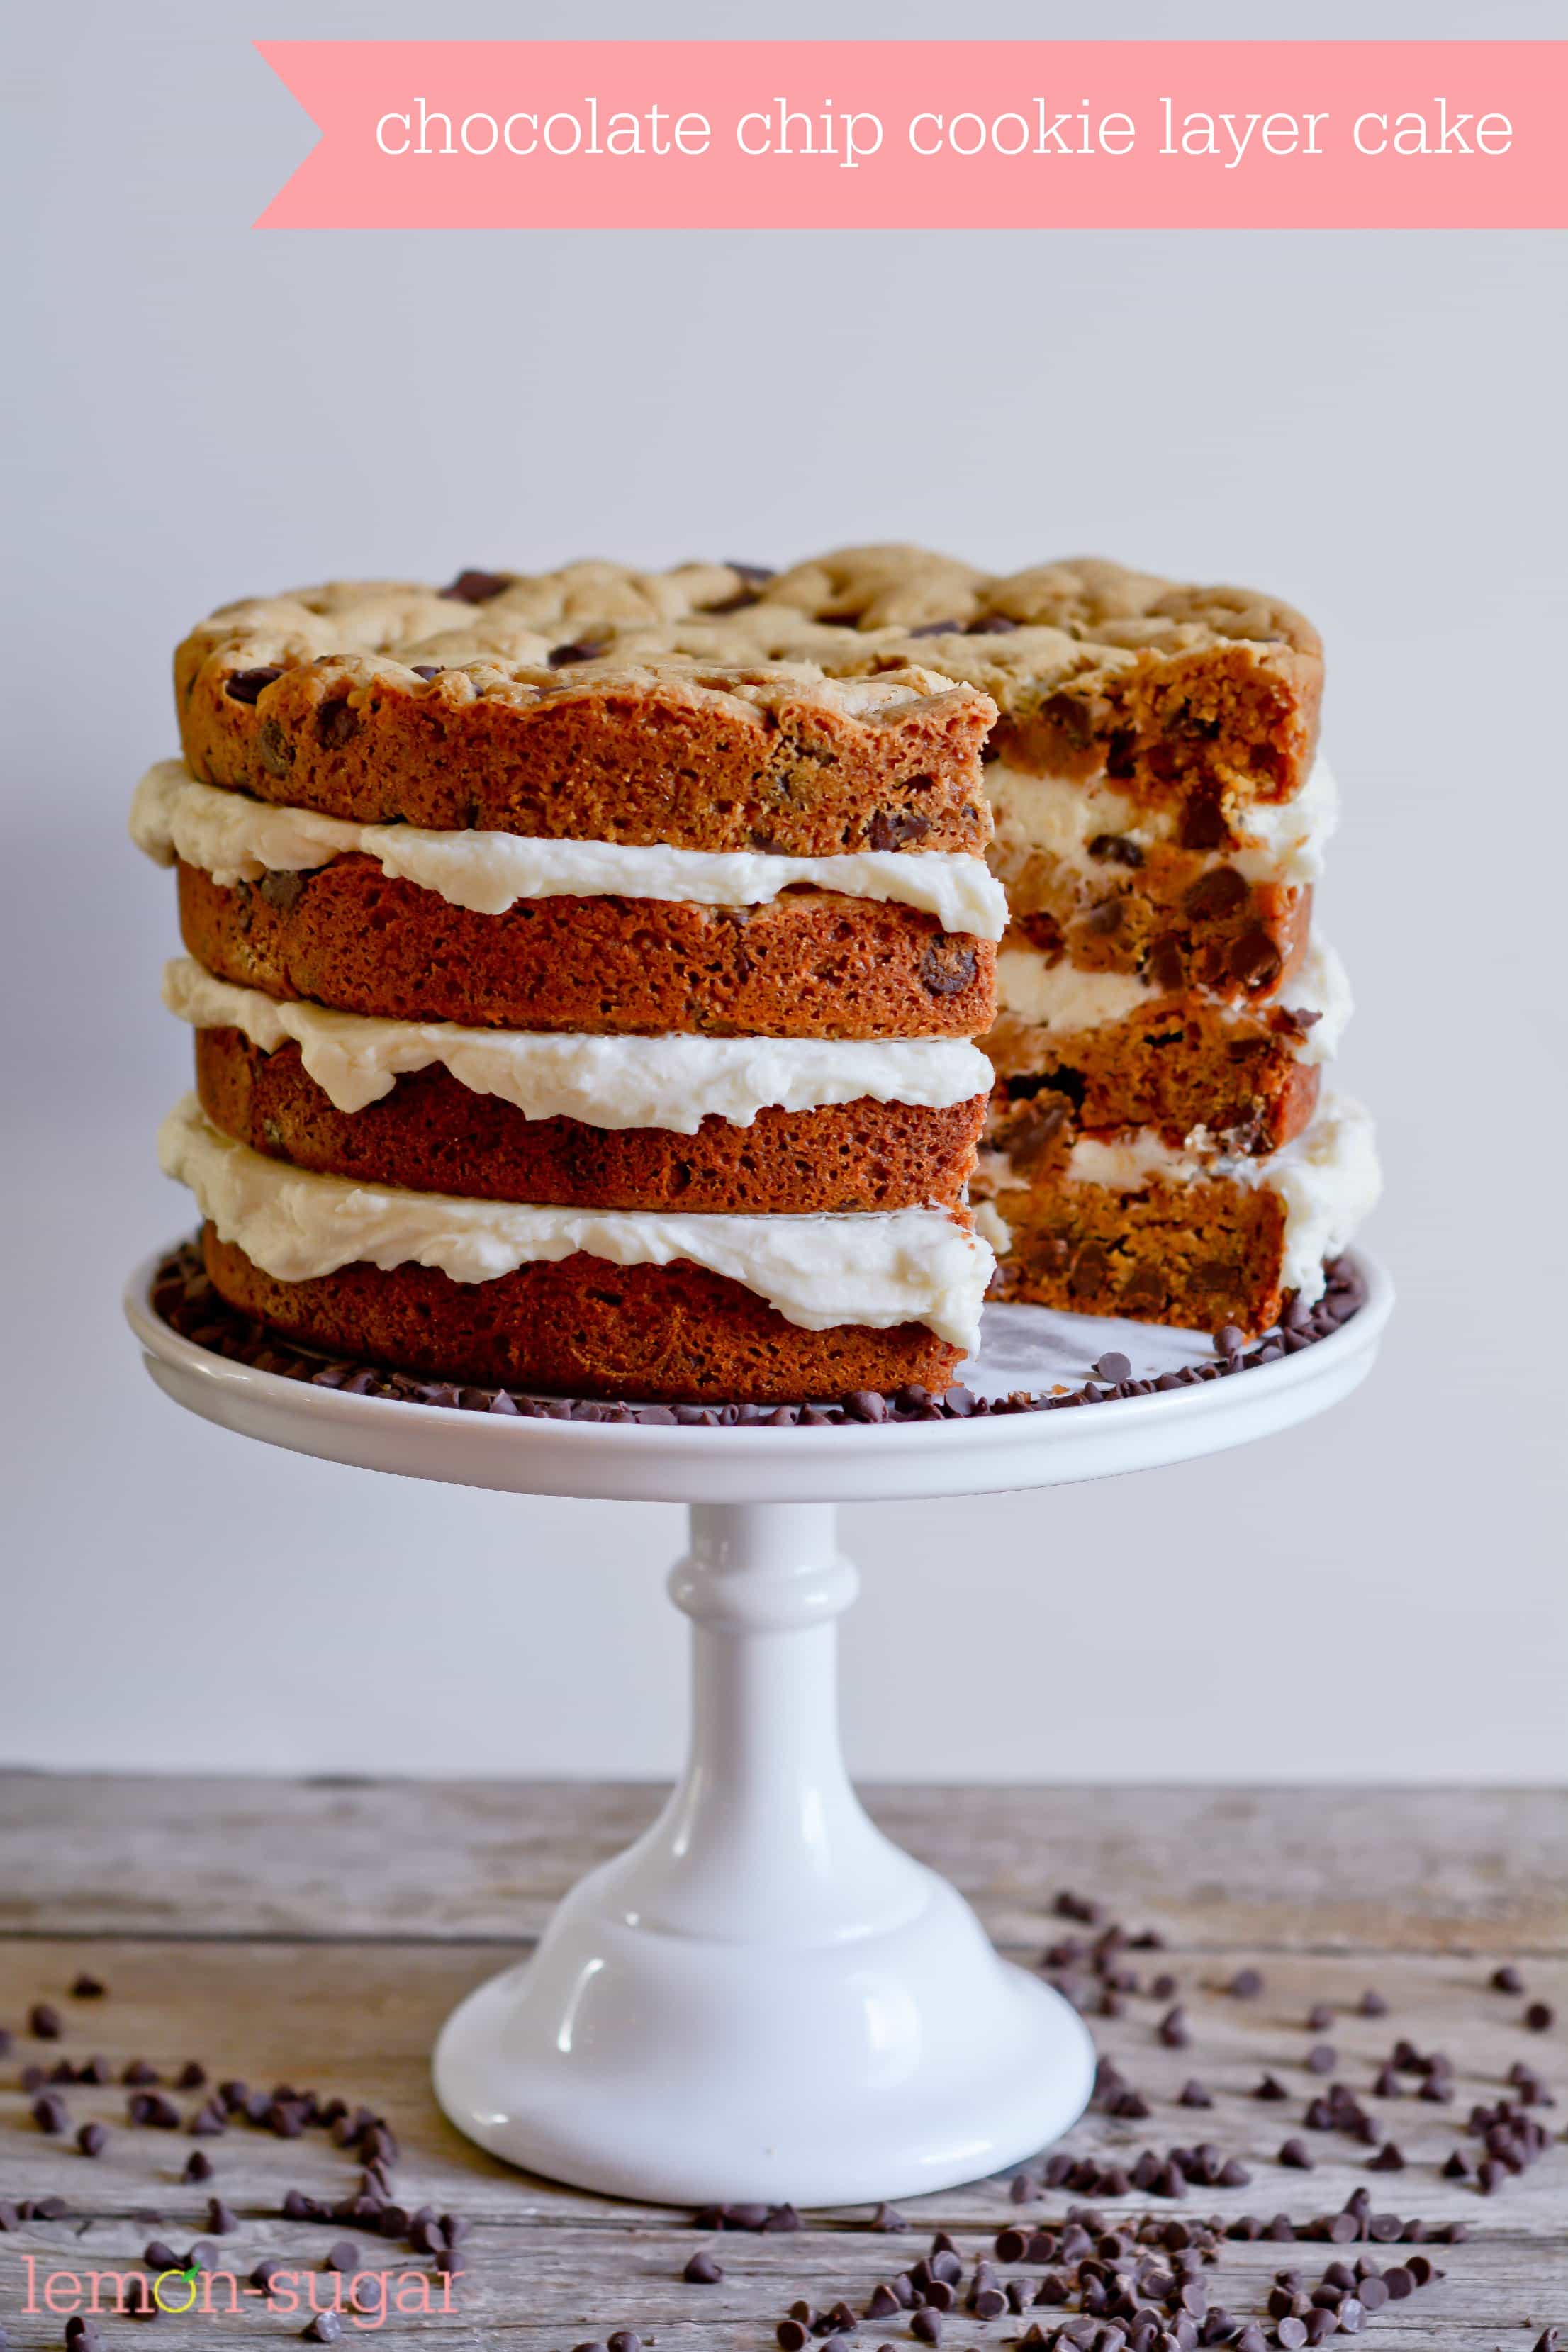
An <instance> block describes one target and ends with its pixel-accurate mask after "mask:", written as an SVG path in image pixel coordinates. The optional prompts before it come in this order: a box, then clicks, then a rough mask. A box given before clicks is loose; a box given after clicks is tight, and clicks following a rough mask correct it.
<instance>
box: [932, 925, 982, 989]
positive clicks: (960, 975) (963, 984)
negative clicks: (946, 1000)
mask: <svg viewBox="0 0 1568 2352" xmlns="http://www.w3.org/2000/svg"><path fill="white" fill-rule="evenodd" d="M973 978H974V950H973V948H969V947H965V946H964V944H963V940H961V939H955V938H953V937H952V934H951V933H949V932H946V931H944V932H943V933H942V936H941V938H940V939H934V940H930V941H929V942H928V943H927V945H926V948H925V950H924V952H923V953H922V955H921V961H920V980H921V987H922V988H923V989H924V990H925V992H926V993H927V995H928V996H962V995H963V992H964V990H965V989H966V988H968V987H969V986H970V984H971V983H972V982H973Z"/></svg>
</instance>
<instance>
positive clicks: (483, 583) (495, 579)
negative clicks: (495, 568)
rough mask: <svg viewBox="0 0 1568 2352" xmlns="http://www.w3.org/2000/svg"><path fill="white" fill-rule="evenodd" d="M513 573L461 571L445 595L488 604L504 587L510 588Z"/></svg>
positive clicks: (444, 591) (473, 602)
mask: <svg viewBox="0 0 1568 2352" xmlns="http://www.w3.org/2000/svg"><path fill="white" fill-rule="evenodd" d="M513 576H514V575H513V574H512V573H511V572H458V576H457V578H456V579H455V580H454V581H453V582H452V583H450V585H449V586H448V587H446V588H443V589H442V591H441V593H442V595H443V596H455V597H457V598H458V600H459V602H460V603H462V604H489V601H490V599H491V597H492V596H499V595H500V593H501V590H502V589H503V588H510V585H511V583H512V579H513Z"/></svg>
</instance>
